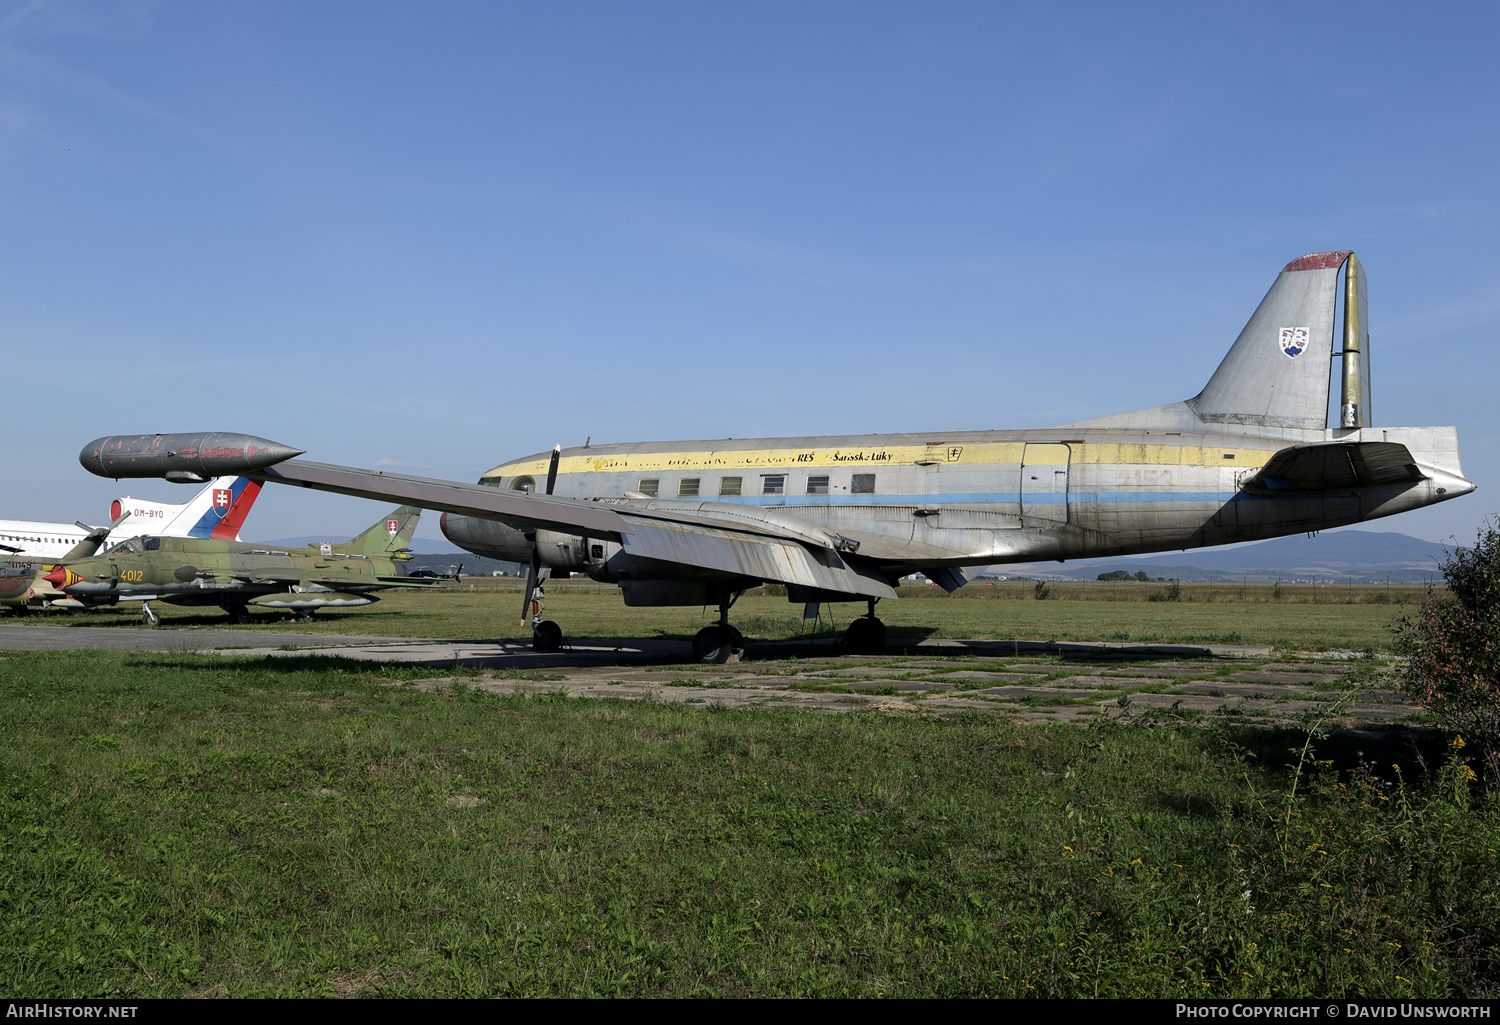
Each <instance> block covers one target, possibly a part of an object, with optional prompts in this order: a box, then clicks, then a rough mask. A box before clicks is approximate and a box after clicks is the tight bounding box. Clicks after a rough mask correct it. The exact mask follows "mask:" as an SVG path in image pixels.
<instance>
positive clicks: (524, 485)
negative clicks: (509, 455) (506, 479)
mask: <svg viewBox="0 0 1500 1025" xmlns="http://www.w3.org/2000/svg"><path fill="white" fill-rule="evenodd" d="M510 487H511V490H512V491H531V492H535V491H536V480H535V479H533V478H531V477H517V478H516V479H515V480H513V481H511V482H510Z"/></svg>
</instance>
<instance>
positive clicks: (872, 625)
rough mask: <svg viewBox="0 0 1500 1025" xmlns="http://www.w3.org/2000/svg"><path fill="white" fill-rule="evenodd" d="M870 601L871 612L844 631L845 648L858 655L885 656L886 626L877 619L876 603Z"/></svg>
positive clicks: (876, 599)
mask: <svg viewBox="0 0 1500 1025" xmlns="http://www.w3.org/2000/svg"><path fill="white" fill-rule="evenodd" d="M879 600H880V599H879V598H875V599H872V600H871V601H870V611H869V612H868V613H866V614H865V615H863V616H861V617H860V618H858V619H856V620H855V621H854V622H852V623H850V624H849V629H848V630H846V631H844V647H845V648H847V649H849V651H851V652H853V653H854V654H856V655H883V654H885V624H884V623H882V622H881V621H880V620H878V619H876V618H875V602H877V601H879Z"/></svg>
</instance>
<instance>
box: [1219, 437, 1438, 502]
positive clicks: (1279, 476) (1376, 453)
mask: <svg viewBox="0 0 1500 1025" xmlns="http://www.w3.org/2000/svg"><path fill="white" fill-rule="evenodd" d="M1423 477H1424V474H1423V473H1422V471H1421V470H1420V469H1419V468H1418V467H1417V461H1416V460H1415V459H1413V458H1412V454H1411V450H1410V449H1408V448H1407V447H1406V446H1405V445H1399V444H1397V443H1395V442H1390V441H1354V442H1338V441H1335V442H1326V443H1323V444H1318V445H1293V446H1292V447H1291V448H1284V449H1282V450H1281V451H1280V452H1277V453H1276V454H1275V455H1274V456H1272V457H1271V458H1270V461H1268V462H1267V463H1266V465H1265V466H1263V467H1261V471H1260V473H1258V474H1257V475H1256V476H1255V477H1254V478H1253V479H1252V480H1251V481H1250V482H1249V484H1250V485H1251V486H1253V487H1262V488H1265V489H1266V490H1267V491H1330V490H1335V489H1338V488H1358V487H1366V486H1368V485H1371V484H1396V483H1399V482H1401V481H1418V480H1422V479H1423Z"/></svg>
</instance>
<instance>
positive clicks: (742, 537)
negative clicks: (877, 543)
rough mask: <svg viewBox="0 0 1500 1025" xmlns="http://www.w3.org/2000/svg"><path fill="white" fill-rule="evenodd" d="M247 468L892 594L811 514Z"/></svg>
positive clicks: (729, 569)
mask: <svg viewBox="0 0 1500 1025" xmlns="http://www.w3.org/2000/svg"><path fill="white" fill-rule="evenodd" d="M248 476H250V477H251V478H252V479H256V480H262V481H267V482H274V483H277V484H290V485H293V486H300V487H304V488H311V489H313V490H316V491H331V492H333V493H335V494H340V495H350V496H352V497H355V498H370V499H376V500H379V501H399V502H402V503H405V504H408V505H417V506H421V507H423V508H425V509H439V510H442V511H443V512H451V513H455V514H458V515H461V516H477V517H481V518H484V519H491V520H500V521H502V522H505V523H509V524H511V525H513V526H517V527H523V528H525V527H529V528H532V529H541V530H554V531H559V532H562V533H568V534H584V535H587V536H589V537H596V538H600V539H601V540H602V539H608V540H611V541H618V542H619V543H620V544H621V545H623V546H624V547H625V549H626V551H628V552H630V553H631V554H633V555H638V556H641V557H643V558H648V559H657V560H660V561H663V562H673V563H678V564H681V565H688V566H697V567H701V568H703V569H709V570H717V571H719V572H724V573H730V574H734V575H738V576H746V577H753V578H756V579H759V580H772V581H777V582H780V583H787V584H798V585H802V586H805V587H816V588H820V589H823V590H829V591H840V592H844V593H847V594H858V595H865V596H868V597H872V598H891V597H894V596H895V593H896V592H895V591H894V590H893V589H892V587H891V585H890V583H889V581H888V580H887V579H886V577H885V575H884V574H883V573H881V572H880V571H879V569H878V567H877V566H876V565H875V564H874V563H872V562H871V560H869V559H863V558H860V557H858V556H855V555H853V554H852V553H850V552H841V551H839V550H838V546H839V544H840V542H841V541H843V540H844V539H842V538H838V537H837V536H836V535H831V534H827V533H825V532H822V531H820V530H818V528H816V527H815V526H814V525H813V524H806V525H805V526H804V525H801V524H799V523H781V524H778V523H770V522H766V521H761V520H751V519H748V518H744V519H739V518H732V517H730V516H728V515H727V514H724V513H722V512H717V513H699V512H695V511H693V510H692V509H682V508H678V509H655V508H637V507H633V506H621V505H615V504H610V503H606V502H596V501H590V500H585V499H575V498H558V497H556V496H553V495H538V494H533V493H531V492H526V491H510V490H507V489H502V488H492V487H485V486H483V485H479V484H460V483H458V482H456V481H444V480H431V479H428V478H422V477H408V476H406V475H404V474H394V473H382V472H380V471H378V470H361V469H356V468H353V467H347V466H334V465H331V464H328V463H314V462H308V461H305V460H300V459H289V460H286V461H285V462H282V463H278V464H277V465H275V466H270V467H266V468H264V469H261V470H256V471H253V472H251V473H249V474H248ZM645 504H646V505H650V503H645ZM846 547H848V546H847V545H846ZM853 547H858V546H857V545H856V546H853Z"/></svg>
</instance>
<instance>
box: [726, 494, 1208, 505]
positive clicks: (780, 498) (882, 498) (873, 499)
mask: <svg viewBox="0 0 1500 1025" xmlns="http://www.w3.org/2000/svg"><path fill="white" fill-rule="evenodd" d="M1237 494H1238V492H1234V491H1070V492H1068V493H1067V494H1062V493H1060V492H1048V493H1040V494H1030V495H1024V496H1023V495H1018V494H1016V493H1015V492H1010V493H1006V492H993V491H989V492H978V493H973V494H952V495H722V496H719V497H717V498H714V497H707V498H705V499H704V501H709V502H733V503H735V504H737V505H856V506H866V505H1019V504H1021V503H1022V502H1025V503H1026V504H1027V505H1062V504H1064V503H1067V502H1072V503H1075V504H1082V503H1085V502H1090V503H1101V504H1113V503H1117V502H1217V503H1220V504H1222V503H1224V502H1230V501H1233V500H1234V498H1235V496H1236V495H1237Z"/></svg>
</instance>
